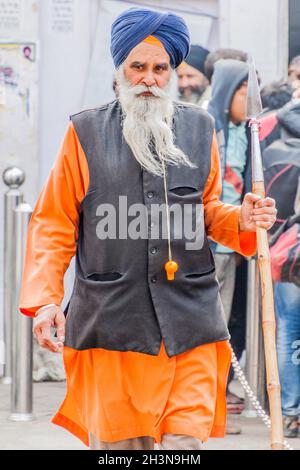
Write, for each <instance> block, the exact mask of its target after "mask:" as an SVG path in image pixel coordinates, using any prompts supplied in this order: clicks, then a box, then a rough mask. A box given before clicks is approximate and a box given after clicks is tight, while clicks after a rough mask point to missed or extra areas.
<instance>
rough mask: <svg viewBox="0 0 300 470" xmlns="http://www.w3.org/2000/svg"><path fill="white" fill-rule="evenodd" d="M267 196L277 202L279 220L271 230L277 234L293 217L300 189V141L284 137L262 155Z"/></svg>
mask: <svg viewBox="0 0 300 470" xmlns="http://www.w3.org/2000/svg"><path fill="white" fill-rule="evenodd" d="M262 158H263V168H264V178H265V186H266V196H269V197H272V198H273V199H275V201H276V207H277V210H278V213H277V220H276V222H275V224H274V225H273V227H272V228H271V230H270V231H269V232H270V233H271V234H273V233H275V232H276V230H278V229H279V227H280V226H281V224H283V223H284V222H285V221H286V220H287V219H288V218H289V217H290V216H291V215H293V214H295V210H294V201H295V198H296V194H297V191H298V190H299V188H300V184H299V181H300V139H297V138H292V137H288V138H286V137H284V135H283V132H282V138H281V139H279V140H275V141H274V142H273V143H272V144H271V145H269V147H267V148H266V149H265V150H264V151H263V154H262Z"/></svg>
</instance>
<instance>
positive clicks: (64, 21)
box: [50, 0, 76, 33]
mask: <svg viewBox="0 0 300 470" xmlns="http://www.w3.org/2000/svg"><path fill="white" fill-rule="evenodd" d="M75 6H76V5H75V0H51V12H50V28H51V32H52V33H72V32H73V31H74V17H75Z"/></svg>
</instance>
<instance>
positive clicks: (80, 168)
mask: <svg viewBox="0 0 300 470" xmlns="http://www.w3.org/2000/svg"><path fill="white" fill-rule="evenodd" d="M108 158H109V156H108ZM88 186H89V168H88V164H87V160H86V156H85V154H84V151H83V149H82V147H81V145H80V142H79V140H78V138H77V135H76V131H75V129H74V127H73V124H72V123H71V122H70V123H69V126H68V130H67V133H66V135H65V138H64V141H63V144H62V146H61V149H60V151H59V153H58V156H57V159H56V161H55V163H54V165H53V167H52V169H51V172H50V174H49V176H48V179H47V181H46V183H45V185H44V187H43V190H42V192H41V194H40V196H39V198H38V201H37V203H36V205H35V208H34V211H33V214H32V217H31V220H30V224H29V228H28V238H27V246H26V256H25V263H24V273H23V280H22V286H21V295H20V305H19V309H20V312H22V313H23V314H25V315H29V316H34V312H35V311H36V310H37V309H38V308H39V307H41V306H43V305H46V304H48V303H56V304H57V305H60V304H61V302H62V299H63V296H64V286H63V278H64V273H65V271H66V269H67V268H68V266H69V264H70V261H71V259H72V257H73V256H74V255H75V253H76V241H77V237H78V222H79V215H80V210H81V209H80V204H81V202H82V200H83V198H84V197H85V194H86V193H87V190H88ZM220 194H221V173H220V163H219V155H218V147H217V141H216V136H215V134H214V136H213V142H212V151H211V171H210V174H209V177H208V180H207V183H206V187H205V190H204V193H203V203H204V211H205V224H206V231H207V235H208V236H209V237H211V238H212V239H213V240H215V241H216V242H219V243H222V244H224V245H227V246H229V247H230V248H232V249H234V250H235V251H237V252H239V253H241V254H243V255H245V256H251V255H253V254H254V253H255V252H256V234H255V233H246V232H239V227H238V215H239V211H240V207H236V206H231V205H229V204H224V203H222V202H221V201H220V200H219V197H220ZM162 262H163V260H162ZM183 314H184V312H183ZM230 356H231V354H230V348H229V345H228V342H227V341H220V342H217V343H212V344H206V345H201V346H198V347H196V348H193V349H190V350H188V351H186V352H184V353H182V354H179V355H177V356H174V357H172V358H169V357H168V356H167V354H166V351H165V347H164V343H163V341H162V343H161V348H160V352H159V354H158V356H152V355H148V354H144V353H138V352H133V351H128V352H120V351H108V350H105V349H102V348H96V349H88V350H83V351H77V350H75V349H72V348H69V347H64V352H63V359H64V366H65V370H66V377H67V391H66V397H65V400H64V402H63V403H62V404H61V406H60V408H59V410H58V411H57V413H56V414H55V416H54V417H53V418H52V422H53V423H55V424H58V425H61V426H63V427H65V428H66V429H68V430H69V431H70V432H72V433H73V434H74V435H76V436H77V437H78V438H80V439H81V440H82V441H83V442H84V443H85V444H86V445H88V432H89V431H90V432H92V433H93V434H94V435H95V436H96V437H97V438H98V439H99V440H104V441H118V440H123V439H128V438H131V437H138V436H153V437H154V438H155V440H156V442H160V439H161V434H163V433H173V434H187V435H192V436H195V437H198V438H199V439H201V440H203V441H206V440H207V439H208V437H209V436H212V437H213V436H223V435H224V431H225V421H226V400H225V393H226V381H227V375H228V371H229V366H230Z"/></svg>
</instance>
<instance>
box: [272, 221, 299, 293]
mask: <svg viewBox="0 0 300 470" xmlns="http://www.w3.org/2000/svg"><path fill="white" fill-rule="evenodd" d="M269 246H270V257H271V271H272V278H273V280H274V281H275V282H293V283H294V284H296V286H297V287H300V214H296V215H294V216H292V217H290V218H289V219H287V220H286V221H285V222H284V223H283V224H282V225H281V226H280V227H279V229H278V230H277V231H276V232H275V233H274V235H273V236H272V238H271V240H270V242H269Z"/></svg>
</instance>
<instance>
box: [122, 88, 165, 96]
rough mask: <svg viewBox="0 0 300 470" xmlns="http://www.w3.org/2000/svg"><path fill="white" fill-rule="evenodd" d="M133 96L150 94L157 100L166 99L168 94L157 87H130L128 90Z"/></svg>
mask: <svg viewBox="0 0 300 470" xmlns="http://www.w3.org/2000/svg"><path fill="white" fill-rule="evenodd" d="M128 91H129V92H130V93H132V95H133V96H138V95H141V94H142V93H152V95H153V96H155V97H157V98H168V97H169V95H168V93H167V92H166V91H165V90H164V89H163V88H159V87H157V86H146V85H132V86H130V87H129V90H128Z"/></svg>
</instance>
